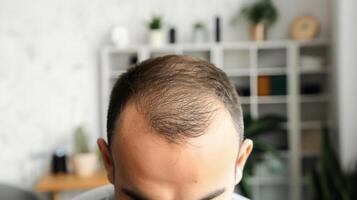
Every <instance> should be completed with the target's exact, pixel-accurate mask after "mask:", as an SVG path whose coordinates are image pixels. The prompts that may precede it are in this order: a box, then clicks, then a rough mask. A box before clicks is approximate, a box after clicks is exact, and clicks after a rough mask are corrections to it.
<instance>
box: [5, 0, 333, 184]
mask: <svg viewBox="0 0 357 200" xmlns="http://www.w3.org/2000/svg"><path fill="white" fill-rule="evenodd" d="M328 1H330V0H313V1H311V0H276V1H275V2H276V3H277V4H278V6H279V8H280V13H281V16H284V17H283V18H281V19H280V21H279V23H278V24H277V25H276V26H275V28H274V29H272V30H271V32H270V38H273V39H278V38H287V33H288V31H287V30H288V26H289V23H290V21H291V20H292V19H293V18H294V17H295V16H297V15H300V14H306V13H314V14H315V15H316V16H317V17H318V18H319V19H320V20H321V21H322V31H321V33H322V35H325V36H326V35H328V29H329V25H328V23H327V22H328V13H327V9H328V4H327V2H328ZM243 2H249V1H248V0H245V1H239V0H150V1H149V0H105V1H103V0H90V1H88V0H33V1H26V0H1V1H0V147H1V149H0V182H9V183H12V184H15V185H19V186H21V187H25V188H31V187H33V184H34V183H35V182H36V180H38V177H40V176H41V175H42V174H43V173H44V172H45V171H46V170H47V169H48V163H49V155H50V152H51V151H52V150H53V149H54V148H56V147H63V148H65V149H67V150H68V151H69V152H70V151H71V146H72V145H71V141H72V140H71V139H72V130H73V128H74V127H75V126H77V125H79V124H84V125H85V126H86V128H87V130H88V131H89V133H90V134H91V135H92V142H93V146H94V141H95V138H96V137H97V136H98V135H100V134H101V133H99V132H98V130H99V128H98V126H99V124H98V121H99V119H98V77H97V74H98V63H99V60H98V55H99V54H98V53H99V51H100V48H101V47H103V46H104V45H107V44H109V39H108V35H109V30H110V27H112V26H113V25H116V24H117V25H123V26H127V27H128V28H129V31H130V36H131V41H132V43H143V42H144V41H145V34H143V33H144V32H145V26H144V22H145V19H147V18H148V17H149V16H150V15H151V14H152V13H159V14H162V15H163V16H164V18H165V22H166V25H175V26H176V28H178V38H179V41H188V40H189V36H190V32H191V26H192V23H194V21H196V20H201V21H204V22H207V23H211V22H212V20H213V16H214V15H216V14H219V15H221V16H222V17H223V20H224V27H223V30H224V34H223V35H224V40H226V41H233V40H246V39H247V38H248V34H247V31H246V30H245V29H243V28H244V27H245V26H243V25H244V24H243V25H241V26H240V27H230V19H231V18H232V16H234V15H235V14H236V13H237V12H238V10H239V7H240V5H241V3H243Z"/></svg>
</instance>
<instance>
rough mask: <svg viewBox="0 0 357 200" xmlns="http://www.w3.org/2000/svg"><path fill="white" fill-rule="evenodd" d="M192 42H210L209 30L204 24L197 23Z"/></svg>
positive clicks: (194, 27)
mask: <svg viewBox="0 0 357 200" xmlns="http://www.w3.org/2000/svg"><path fill="white" fill-rule="evenodd" d="M192 42H194V43H205V42H208V32H207V28H206V26H205V25H204V24H203V23H202V22H197V23H195V25H194V26H193V32H192Z"/></svg>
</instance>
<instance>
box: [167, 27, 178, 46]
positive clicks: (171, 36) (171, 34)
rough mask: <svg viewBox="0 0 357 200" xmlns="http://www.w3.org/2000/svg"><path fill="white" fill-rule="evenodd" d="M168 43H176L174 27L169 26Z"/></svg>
mask: <svg viewBox="0 0 357 200" xmlns="http://www.w3.org/2000/svg"><path fill="white" fill-rule="evenodd" d="M169 43H170V44H174V43H176V30H175V28H174V27H171V28H170V30H169Z"/></svg>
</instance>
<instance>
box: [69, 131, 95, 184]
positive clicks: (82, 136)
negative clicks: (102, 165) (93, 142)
mask: <svg viewBox="0 0 357 200" xmlns="http://www.w3.org/2000/svg"><path fill="white" fill-rule="evenodd" d="M74 142H75V153H74V155H73V156H72V163H73V169H74V173H75V174H77V175H78V176H81V177H87V176H90V175H92V174H93V173H94V172H95V171H96V169H97V164H98V159H97V154H96V153H95V152H94V151H90V150H89V146H88V138H87V135H86V133H85V131H84V129H83V127H78V128H76V130H75V132H74Z"/></svg>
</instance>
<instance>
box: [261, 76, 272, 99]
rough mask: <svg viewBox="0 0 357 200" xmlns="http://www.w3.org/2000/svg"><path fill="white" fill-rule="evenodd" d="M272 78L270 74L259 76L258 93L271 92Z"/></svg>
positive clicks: (265, 94)
mask: <svg viewBox="0 0 357 200" xmlns="http://www.w3.org/2000/svg"><path fill="white" fill-rule="evenodd" d="M271 87H272V86H271V78H270V76H259V77H258V95H259V96H268V95H270V94H271Z"/></svg>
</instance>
